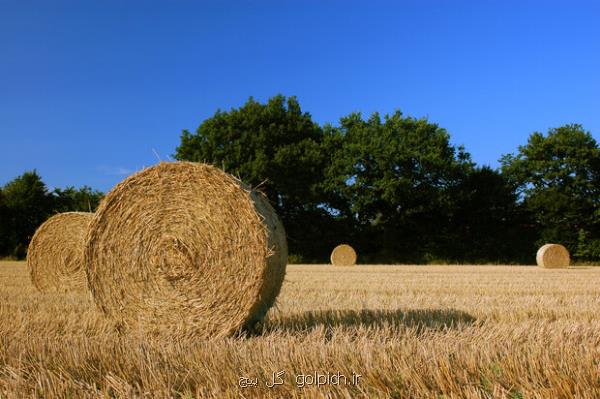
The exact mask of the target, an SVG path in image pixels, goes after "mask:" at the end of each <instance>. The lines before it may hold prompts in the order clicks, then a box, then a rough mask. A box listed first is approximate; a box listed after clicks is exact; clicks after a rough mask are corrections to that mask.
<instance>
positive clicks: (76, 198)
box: [52, 186, 104, 212]
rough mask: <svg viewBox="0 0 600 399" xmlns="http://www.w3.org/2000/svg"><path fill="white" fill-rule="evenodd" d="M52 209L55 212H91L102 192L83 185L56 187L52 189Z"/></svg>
mask: <svg viewBox="0 0 600 399" xmlns="http://www.w3.org/2000/svg"><path fill="white" fill-rule="evenodd" d="M52 194H53V196H54V210H55V211H56V212H73V211H77V212H93V211H94V210H95V209H96V208H97V207H98V205H99V204H100V200H101V199H102V197H103V196H104V194H103V193H102V192H100V191H98V190H92V188H91V187H88V186H83V187H81V188H80V189H76V188H75V187H73V186H69V187H67V188H65V189H62V190H61V189H60V188H57V189H55V190H54V191H53V193H52Z"/></svg>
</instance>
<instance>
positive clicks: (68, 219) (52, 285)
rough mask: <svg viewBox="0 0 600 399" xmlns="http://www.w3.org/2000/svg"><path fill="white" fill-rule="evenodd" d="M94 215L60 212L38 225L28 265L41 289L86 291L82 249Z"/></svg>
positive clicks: (28, 253)
mask: <svg viewBox="0 0 600 399" xmlns="http://www.w3.org/2000/svg"><path fill="white" fill-rule="evenodd" d="M93 215H94V214H93V213H88V212H65V213H59V214H57V215H54V216H52V217H51V218H49V219H48V220H46V221H45V222H44V223H42V225H41V226H40V227H38V229H37V230H36V232H35V234H34V235H33V238H32V239H31V242H30V243H29V248H28V250H27V267H28V269H29V276H30V277H31V282H32V283H33V285H34V286H35V287H36V288H37V289H38V290H39V291H42V292H51V291H54V292H68V291H70V292H78V291H87V285H86V283H87V279H86V275H85V269H84V267H83V250H84V245H85V235H86V233H87V230H88V226H89V224H90V221H91V220H92V216H93Z"/></svg>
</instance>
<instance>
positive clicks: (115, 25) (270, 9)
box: [0, 0, 600, 191]
mask: <svg viewBox="0 0 600 399" xmlns="http://www.w3.org/2000/svg"><path fill="white" fill-rule="evenodd" d="M598 21H600V3H598V2H592V1H590V2H578V1H563V2H553V1H493V2H492V1H471V2H466V1H405V2H400V1H398V2H391V1H390V2H379V1H369V2H360V3H359V2H350V1H296V2H292V1H286V0H279V1H258V0H256V1H239V2H225V1H219V2H217V1H215V2H205V1H194V2H192V1H164V2H156V1H139V2H137V1H94V2H92V1H80V0H78V1H69V2H65V1H60V0H55V1H39V2H36V1H17V0H14V1H4V0H0V148H1V149H2V152H1V155H0V184H4V183H6V182H7V181H9V180H11V179H12V178H14V177H15V176H17V175H19V174H21V173H23V172H24V171H25V170H31V169H34V168H35V169H37V171H38V172H39V173H40V174H41V175H42V178H43V179H44V181H45V182H46V183H47V184H48V185H49V186H50V187H64V186H67V185H75V186H81V185H84V184H86V185H90V186H92V187H94V188H98V189H101V190H103V191H106V190H108V189H110V188H111V187H112V186H113V185H114V184H116V183H117V182H119V181H120V180H122V179H123V178H124V177H125V176H127V175H128V174H129V173H131V172H133V171H135V170H138V169H140V168H142V167H143V166H148V165H151V164H154V163H156V162H157V156H156V155H155V153H154V152H156V153H158V155H159V156H160V157H161V158H162V159H166V158H167V157H168V156H169V155H172V154H173V153H174V152H175V147H176V146H177V144H178V142H179V136H180V133H181V130H182V129H190V130H195V129H196V127H197V126H198V125H199V124H200V122H201V121H202V120H204V119H205V118H207V117H209V116H210V115H212V114H213V113H214V112H215V110H217V109H218V108H221V109H229V108H232V107H238V106H240V105H242V104H243V103H244V102H245V101H246V99H247V98H248V97H249V96H254V97H255V98H256V99H258V100H260V101H264V100H266V99H267V98H268V97H270V96H272V95H274V94H277V93H282V94H284V95H295V96H297V97H298V99H299V101H300V104H301V106H302V108H303V110H305V111H308V112H310V113H311V114H312V116H313V118H314V119H315V120H316V121H317V122H319V123H325V122H331V123H334V124H335V123H336V121H337V120H338V118H339V117H340V116H343V115H347V114H348V113H350V112H352V111H361V112H363V113H364V114H370V113H371V112H373V111H379V112H381V113H390V112H393V111H394V110H395V109H400V110H402V112H404V113H405V114H407V115H411V116H416V117H424V116H425V117H428V118H429V119H430V120H431V121H433V122H436V123H438V124H440V126H442V127H444V128H446V129H448V131H449V132H450V134H451V136H452V141H453V143H455V144H463V145H465V146H466V148H467V150H468V151H469V152H471V154H472V155H473V158H474V160H475V161H477V162H478V163H480V164H489V165H492V166H494V167H495V166H497V165H498V163H497V161H498V158H499V157H500V156H501V155H502V154H504V153H507V152H513V151H515V150H516V147H517V146H518V145H519V144H523V143H525V142H526V140H527V137H528V135H529V134H530V133H531V132H532V131H535V130H538V131H543V132H545V131H546V130H547V129H548V128H550V127H556V126H559V125H562V124H565V123H581V124H583V126H584V127H585V128H586V129H587V130H590V131H591V132H592V133H593V134H594V136H595V137H596V139H599V137H600V136H599V135H600V23H599V22H598Z"/></svg>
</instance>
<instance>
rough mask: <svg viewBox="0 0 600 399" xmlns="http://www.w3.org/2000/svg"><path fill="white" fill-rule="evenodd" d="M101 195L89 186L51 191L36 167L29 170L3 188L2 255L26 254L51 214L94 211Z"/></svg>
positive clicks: (0, 210)
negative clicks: (34, 235) (35, 235)
mask: <svg viewBox="0 0 600 399" xmlns="http://www.w3.org/2000/svg"><path fill="white" fill-rule="evenodd" d="M101 196H102V194H101V193H100V192H98V191H93V190H92V189H90V188H89V187H83V188H81V189H79V190H76V189H75V188H73V187H69V188H67V189H65V190H60V189H56V190H55V191H54V192H49V191H48V189H47V187H46V185H45V184H44V182H43V181H42V179H41V177H40V176H39V175H38V174H37V172H36V171H35V170H34V171H32V172H25V173H24V174H22V175H21V176H19V177H17V178H15V179H14V180H12V181H10V182H9V183H7V184H6V185H5V186H4V187H2V189H0V256H1V257H14V258H18V259H20V258H23V257H25V255H26V253H27V246H28V245H29V240H31V237H32V236H33V234H34V233H35V230H36V229H37V227H38V226H39V225H40V224H42V223H43V222H44V221H45V220H46V219H47V218H48V217H50V216H51V215H53V214H54V213H57V212H67V211H89V209H91V210H92V211H93V210H95V209H96V207H97V206H98V202H99V200H100V198H101ZM88 204H89V205H88Z"/></svg>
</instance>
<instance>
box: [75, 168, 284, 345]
mask: <svg viewBox="0 0 600 399" xmlns="http://www.w3.org/2000/svg"><path fill="white" fill-rule="evenodd" d="M286 263H287V241H286V237H285V230H284V228H283V225H282V223H281V221H280V220H279V218H278V217H277V214H276V213H275V211H274V209H273V208H272V207H271V205H270V204H269V202H268V200H267V199H266V198H265V197H264V195H262V194H261V193H259V192H257V191H252V190H249V189H248V188H247V187H246V186H244V185H243V184H242V183H241V182H240V181H239V180H237V179H236V178H234V177H233V176H231V175H229V174H227V173H225V172H223V171H221V170H220V169H217V168H215V167H212V166H209V165H205V164H200V163H192V162H161V163H160V164H158V165H155V166H153V167H150V168H147V169H145V170H142V171H140V172H138V173H136V174H134V175H132V176H130V177H128V178H127V179H125V180H124V181H123V182H121V183H119V184H118V185H117V186H115V188H113V189H112V190H111V191H110V192H109V193H108V194H107V195H106V197H105V198H104V200H103V202H102V204H101V205H100V206H99V208H98V210H97V211H96V214H95V216H94V219H93V220H92V222H91V224H90V229H89V232H88V236H87V239H86V249H85V264H86V271H87V276H88V284H89V287H90V290H91V292H92V295H93V297H94V300H95V302H96V304H97V305H98V306H99V307H100V309H102V310H103V311H104V312H105V313H106V314H107V315H108V316H110V317H111V318H112V319H114V320H115V321H116V322H117V324H118V325H119V327H120V328H125V329H135V330H136V331H140V332H142V333H149V334H161V335H162V334H167V335H171V336H182V337H205V338H208V337H222V336H227V335H231V334H232V333H234V332H236V331H238V330H240V329H241V328H242V327H244V326H250V325H252V324H254V323H255V322H256V321H258V320H260V319H262V318H263V316H264V315H265V314H266V313H267V311H268V310H269V308H270V307H271V306H272V305H273V303H274V302H275V298H276V297H277V295H278V294H279V290H280V288H281V285H282V283H283V279H284V276H285V267H286Z"/></svg>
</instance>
